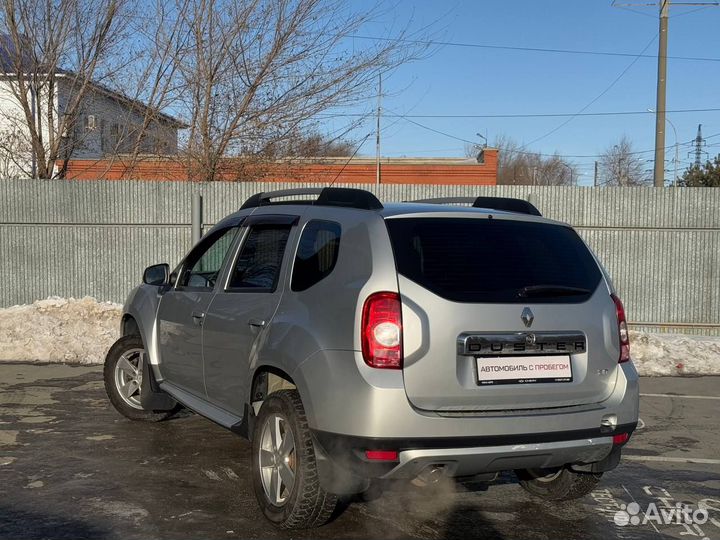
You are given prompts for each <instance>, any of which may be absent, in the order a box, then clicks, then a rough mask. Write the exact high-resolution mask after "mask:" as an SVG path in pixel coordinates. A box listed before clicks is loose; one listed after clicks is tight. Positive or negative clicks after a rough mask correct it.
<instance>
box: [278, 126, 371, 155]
mask: <svg viewBox="0 0 720 540" xmlns="http://www.w3.org/2000/svg"><path fill="white" fill-rule="evenodd" d="M356 145H357V143H356V142H353V141H349V140H346V139H344V138H342V137H330V136H327V135H323V134H321V133H318V132H310V133H309V134H305V133H302V132H301V133H296V134H295V135H294V136H290V137H288V138H287V139H285V140H280V141H277V142H275V143H274V144H269V145H268V146H267V147H266V151H267V155H268V157H269V158H297V157H300V158H303V157H313V158H321V157H349V156H351V155H352V154H353V153H354V152H355V148H356Z"/></svg>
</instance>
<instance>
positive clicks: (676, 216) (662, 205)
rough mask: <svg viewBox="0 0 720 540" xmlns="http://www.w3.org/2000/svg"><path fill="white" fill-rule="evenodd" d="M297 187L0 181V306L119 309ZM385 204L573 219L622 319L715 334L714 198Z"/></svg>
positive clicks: (560, 196)
mask: <svg viewBox="0 0 720 540" xmlns="http://www.w3.org/2000/svg"><path fill="white" fill-rule="evenodd" d="M286 187H299V185H298V184H292V185H288V184H278V183H213V184H205V185H199V184H190V183H183V182H134V181H124V182H107V181H106V182H92V181H29V180H0V275H1V276H2V280H0V307H4V306H9V305H13V304H21V303H29V302H32V301H34V300H37V299H40V298H45V297H47V296H50V295H58V296H65V297H69V296H73V297H81V296H85V295H91V296H94V297H96V298H98V299H99V300H113V301H116V302H122V301H123V300H124V299H125V295H126V294H127V292H128V291H129V290H130V289H131V288H132V287H133V286H134V285H135V284H136V283H138V282H139V281H140V278H141V274H142V270H143V268H145V267H146V266H148V265H149V264H153V263H157V262H169V263H170V264H171V265H174V264H175V263H177V262H178V261H179V260H180V258H181V257H182V255H183V254H184V253H185V252H186V251H187V250H188V249H189V248H190V246H191V205H192V199H193V194H194V193H196V192H197V191H200V192H201V193H202V200H203V218H204V225H205V226H206V227H207V226H209V225H212V224H214V223H215V222H216V221H217V220H219V219H221V218H222V217H224V216H225V215H227V214H229V213H231V212H233V211H235V210H236V209H237V208H239V207H240V205H241V204H242V203H243V201H244V200H245V199H246V198H248V197H249V196H250V195H252V194H253V193H256V192H258V191H270V190H274V189H282V188H286ZM370 189H372V190H373V191H374V192H375V193H376V194H377V195H378V197H379V198H380V200H384V201H402V200H412V199H420V198H429V197H434V196H437V197H442V196H477V195H499V196H510V197H520V198H524V199H528V200H530V201H531V202H532V203H533V204H535V205H536V206H537V207H538V208H539V209H540V211H541V212H542V213H543V215H545V216H547V217H550V218H553V219H557V220H561V221H565V222H568V223H571V224H572V225H573V226H575V228H576V229H577V230H578V231H579V232H580V234H581V235H582V236H583V237H584V238H585V239H586V241H587V242H588V244H589V245H590V246H591V247H592V248H593V250H594V251H595V253H597V255H598V256H599V257H600V259H601V260H602V261H603V263H604V264H605V266H606V268H607V269H608V271H609V272H610V274H611V275H612V276H613V281H614V283H615V286H616V288H617V289H618V292H619V294H620V296H621V298H622V299H623V301H624V302H625V305H626V308H627V310H628V314H629V318H630V321H631V322H632V323H633V324H634V325H635V326H636V327H640V328H643V329H646V330H653V331H671V332H682V333H691V334H708V335H720V190H717V189H711V188H695V189H693V188H679V189H661V188H583V187H535V186H497V187H473V186H427V185H382V186H379V187H377V188H374V187H371V188H370Z"/></svg>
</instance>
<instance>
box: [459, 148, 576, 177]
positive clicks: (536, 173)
mask: <svg viewBox="0 0 720 540" xmlns="http://www.w3.org/2000/svg"><path fill="white" fill-rule="evenodd" d="M494 146H495V147H496V148H497V149H498V176H497V183H498V185H538V186H569V185H574V184H575V181H576V179H577V173H576V171H575V167H574V165H573V164H572V163H570V162H568V161H565V160H564V159H563V158H562V157H561V156H559V155H557V154H555V155H552V156H544V155H542V154H539V153H534V152H529V151H526V150H524V149H523V148H522V146H521V145H520V144H518V143H517V142H516V141H514V140H513V139H511V138H509V137H507V136H504V135H501V136H500V137H498V138H497V139H496V140H495V143H494ZM472 151H473V149H470V148H468V149H467V151H466V153H467V154H468V155H471V154H472ZM474 153H477V150H476V149H475V150H474Z"/></svg>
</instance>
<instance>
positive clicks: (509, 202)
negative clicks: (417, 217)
mask: <svg viewBox="0 0 720 540" xmlns="http://www.w3.org/2000/svg"><path fill="white" fill-rule="evenodd" d="M412 202H416V203H428V204H472V206H473V207H475V208H488V209H490V210H502V211H504V212H515V213H516V214H529V215H531V216H542V214H541V213H540V211H539V210H538V209H537V208H535V206H534V205H533V204H532V203H529V202H528V201H526V200H523V199H514V198H511V197H437V198H434V199H419V200H416V201H412Z"/></svg>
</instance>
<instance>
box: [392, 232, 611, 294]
mask: <svg viewBox="0 0 720 540" xmlns="http://www.w3.org/2000/svg"><path fill="white" fill-rule="evenodd" d="M386 223H387V228H388V231H389V233H390V240H391V242H392V246H393V250H394V252H395V261H396V264H397V269H398V272H399V273H400V274H402V275H403V276H405V277H406V278H408V279H411V280H412V281H414V282H416V283H417V284H419V285H421V286H423V287H425V288H426V289H429V290H430V291H432V292H433V293H435V294H437V295H438V296H441V297H443V298H446V299H447V300H452V301H455V302H479V303H485V302H487V303H526V304H527V303H578V302H584V301H585V300H587V299H588V298H589V297H590V296H591V294H592V292H593V291H594V290H595V289H596V288H597V285H598V283H599V282H600V279H601V273H600V269H599V268H598V265H597V264H596V263H595V260H594V258H593V256H592V254H591V253H590V251H589V250H588V249H587V247H586V246H585V244H584V243H583V241H582V240H581V239H580V237H579V236H578V234H577V233H576V232H575V231H574V230H573V229H571V228H569V227H565V226H562V225H552V224H547V223H534V222H529V221H515V220H504V219H477V218H476V219H467V218H395V219H388V220H386ZM526 288H531V289H532V294H530V295H528V294H527V292H526V291H527V290H528V289H526ZM553 288H554V289H553ZM573 289H577V290H573ZM583 290H584V291H583Z"/></svg>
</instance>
